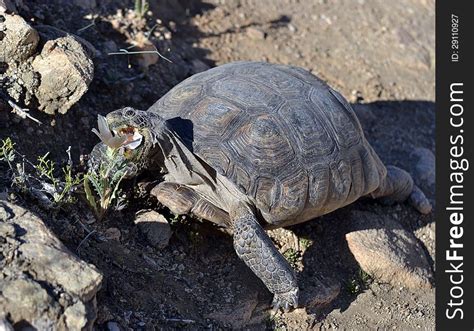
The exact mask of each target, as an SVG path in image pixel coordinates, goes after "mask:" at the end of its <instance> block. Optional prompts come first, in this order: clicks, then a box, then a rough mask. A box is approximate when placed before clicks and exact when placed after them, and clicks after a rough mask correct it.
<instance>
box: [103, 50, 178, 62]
mask: <svg viewBox="0 0 474 331" xmlns="http://www.w3.org/2000/svg"><path fill="white" fill-rule="evenodd" d="M135 54H157V55H158V56H159V57H161V58H162V59H164V60H166V61H168V62H169V63H173V61H171V60H170V59H168V58H166V57H165V56H163V55H162V54H161V53H160V52H158V50H156V48H155V50H154V51H136V52H135V51H132V52H130V51H128V50H126V49H125V48H121V49H119V51H118V52H112V53H108V54H107V55H135Z"/></svg>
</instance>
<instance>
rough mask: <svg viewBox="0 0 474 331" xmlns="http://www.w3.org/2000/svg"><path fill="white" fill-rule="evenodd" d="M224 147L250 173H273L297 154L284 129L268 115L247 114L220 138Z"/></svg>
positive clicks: (281, 169) (280, 169) (279, 170)
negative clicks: (229, 134) (250, 115)
mask: <svg viewBox="0 0 474 331" xmlns="http://www.w3.org/2000/svg"><path fill="white" fill-rule="evenodd" d="M223 146H224V148H225V151H226V152H227V153H229V158H230V159H232V160H233V161H234V162H237V163H239V164H242V166H243V167H244V168H245V169H247V171H248V172H249V173H252V174H254V173H270V174H272V175H276V174H278V173H280V172H282V171H283V170H284V169H285V167H286V166H287V165H288V164H289V163H290V162H291V161H292V160H293V159H295V158H296V155H295V152H294V150H293V148H292V146H291V145H290V143H289V141H288V139H287V133H286V132H285V131H284V130H283V128H281V127H280V125H279V123H278V121H277V120H276V119H275V118H273V116H270V115H260V116H257V117H252V118H249V120H248V121H246V122H245V124H243V125H241V126H240V127H238V128H236V130H235V131H234V132H233V133H232V135H231V136H230V137H229V138H228V139H226V140H225V141H223Z"/></svg>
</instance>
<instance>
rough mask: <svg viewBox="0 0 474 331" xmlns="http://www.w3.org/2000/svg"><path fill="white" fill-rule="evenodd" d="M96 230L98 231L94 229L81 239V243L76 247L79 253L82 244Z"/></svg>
mask: <svg viewBox="0 0 474 331" xmlns="http://www.w3.org/2000/svg"><path fill="white" fill-rule="evenodd" d="M95 232H96V231H95V230H92V231H91V232H89V233H88V234H87V236H85V238H84V239H82V240H81V242H80V243H79V246H77V248H76V251H77V252H78V253H79V250H80V249H81V246H82V244H83V243H85V242H86V240H87V239H89V237H90V236H92V235H93V234H94V233H95Z"/></svg>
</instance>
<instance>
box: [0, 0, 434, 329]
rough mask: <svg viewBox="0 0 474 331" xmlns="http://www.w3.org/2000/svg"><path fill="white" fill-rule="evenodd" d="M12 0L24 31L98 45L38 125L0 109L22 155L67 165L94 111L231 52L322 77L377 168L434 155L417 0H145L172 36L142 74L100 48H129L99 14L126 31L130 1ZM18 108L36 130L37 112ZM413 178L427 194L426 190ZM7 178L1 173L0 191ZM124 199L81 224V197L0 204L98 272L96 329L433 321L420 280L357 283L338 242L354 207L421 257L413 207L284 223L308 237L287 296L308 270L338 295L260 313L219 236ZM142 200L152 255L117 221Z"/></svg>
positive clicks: (260, 294) (373, 206)
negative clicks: (156, 223) (156, 235)
mask: <svg viewBox="0 0 474 331" xmlns="http://www.w3.org/2000/svg"><path fill="white" fill-rule="evenodd" d="M24 2H25V3H26V4H27V7H28V8H25V9H22V11H21V12H20V13H21V14H22V16H23V17H25V18H28V19H30V20H32V22H33V23H32V24H33V25H34V24H48V25H52V26H55V27H57V28H60V29H62V30H65V31H69V32H71V33H74V34H78V35H79V36H81V37H82V38H84V39H85V40H87V41H89V42H90V43H91V44H92V45H93V46H94V47H95V48H96V49H97V51H98V53H97V54H96V57H95V58H94V65H95V75H94V80H93V82H92V84H91V86H90V88H89V91H88V92H87V93H86V95H84V97H83V98H82V99H81V100H80V101H79V102H78V103H77V104H76V105H75V106H74V107H73V108H71V109H70V110H69V111H68V113H67V114H65V115H57V116H56V117H55V121H54V123H52V124H54V125H49V124H48V125H43V126H41V127H38V126H36V125H35V124H34V123H32V122H28V121H24V120H22V121H19V120H18V119H17V118H15V116H14V115H12V114H9V113H8V112H7V111H6V107H5V105H3V108H2V106H1V105H0V117H1V121H0V130H1V131H0V137H1V138H4V137H6V136H10V137H11V138H12V139H13V140H14V141H15V142H16V144H17V147H18V149H19V150H20V151H21V152H23V153H25V154H26V155H27V156H28V157H31V158H35V157H36V156H37V155H39V154H43V153H45V152H47V151H50V152H51V155H52V156H53V157H54V158H55V159H56V160H58V161H59V162H61V161H63V162H64V157H65V153H64V151H65V150H66V148H67V146H72V153H73V159H74V160H75V161H76V163H79V161H78V160H79V156H80V155H81V154H87V153H88V152H89V151H90V150H91V148H92V146H93V145H94V144H95V143H96V141H97V139H96V137H95V136H94V135H93V134H91V132H90V130H91V128H92V127H94V126H95V123H96V122H95V121H96V116H97V114H106V113H108V112H109V111H111V110H114V109H116V108H119V107H122V106H126V105H127V106H134V107H136V108H139V109H146V108H148V107H149V106H151V105H152V104H153V103H154V102H155V101H156V100H157V99H158V98H159V97H160V96H162V95H163V94H164V93H166V92H167V91H168V90H169V89H170V88H171V87H173V86H174V85H176V84H177V83H179V82H180V81H181V80H183V79H184V78H186V77H188V76H189V75H191V74H193V73H195V72H199V71H202V70H204V69H206V68H208V67H211V66H215V65H219V64H223V63H227V62H230V61H236V60H263V61H269V62H275V63H283V64H291V65H297V66H301V67H304V68H306V69H308V70H310V71H311V72H313V73H314V74H317V75H318V76H320V77H321V78H323V79H325V80H326V81H327V82H328V83H329V84H330V85H332V86H333V87H334V88H336V89H338V90H339V91H341V93H342V94H343V95H344V96H345V97H346V98H347V99H348V100H350V102H351V103H353V104H354V107H355V109H356V111H357V113H358V115H359V117H360V120H361V122H362V125H363V127H364V130H365V132H366V135H367V138H368V140H369V141H370V143H371V144H372V145H373V146H374V148H375V150H376V151H377V153H378V154H379V155H380V156H381V158H382V159H383V161H385V162H386V163H389V164H394V165H397V166H400V167H403V168H405V169H407V170H409V171H411V172H412V174H414V173H416V157H415V156H414V154H413V151H414V150H415V149H416V148H420V147H423V148H426V149H428V150H431V151H432V152H434V148H435V146H434V103H433V102H434V1H432V0H401V1H381V0H380V1H376V0H357V1H356V0H345V1H343V0H334V1H331V0H318V1H316V0H315V1H303V0H301V1H297V0H278V1H270V0H241V1H239V0H234V1H230V0H220V1H219V0H216V1H206V2H201V1H198V0H196V1H175V0H162V1H150V2H151V5H150V10H151V11H152V13H153V14H152V15H151V16H149V17H148V20H149V26H150V27H151V26H152V25H153V24H154V22H156V18H159V19H161V21H162V23H161V24H160V27H161V28H163V27H164V28H163V31H164V32H163V35H164V33H171V36H172V37H171V39H169V38H168V37H169V34H168V35H167V37H166V38H162V40H157V41H156V42H155V44H156V46H157V47H158V49H159V50H160V51H161V52H162V53H163V54H164V55H165V56H166V57H168V58H170V59H171V60H172V61H173V63H168V62H166V61H163V60H160V61H159V62H158V63H157V64H155V65H152V66H150V67H149V68H148V70H147V71H146V72H145V73H143V72H142V71H143V70H141V69H140V68H139V66H138V65H137V64H136V63H135V61H134V58H131V57H126V56H110V55H107V53H109V52H111V51H116V50H117V49H118V48H122V47H126V46H128V45H129V44H128V43H127V37H126V36H125V35H124V33H123V31H119V30H118V29H117V28H116V26H114V23H117V21H118V22H119V23H120V22H122V23H124V24H126V20H125V19H124V18H120V17H119V16H117V14H116V13H117V10H120V9H121V10H126V9H130V8H133V1H124V0H120V1H94V0H89V1H79V0H75V1H67V2H66V1H59V0H53V1H46V0H35V1H24ZM91 14H92V15H97V16H96V19H95V24H94V25H92V26H90V27H89V28H87V29H82V28H83V27H86V26H88V25H89V24H90V23H91V20H90V16H87V15H91ZM124 20H125V22H123V21H124ZM33 114H34V115H35V116H36V117H38V118H40V119H41V120H42V121H43V122H46V123H50V122H51V120H52V119H53V118H52V117H50V116H49V115H45V114H41V113H38V112H33ZM1 170H2V172H4V170H5V169H1ZM126 184H127V185H128V186H127V187H129V188H132V187H134V186H135V187H136V185H135V183H133V182H130V183H126ZM420 184H421V186H422V187H423V189H424V190H425V192H426V193H427V195H428V197H429V198H430V199H431V201H432V202H434V201H433V199H434V187H433V185H429V184H426V183H420ZM8 187H9V182H8V179H7V178H2V180H1V182H0V188H1V190H2V191H5V190H9V188H8ZM127 192H128V195H129V200H130V202H129V204H128V207H127V208H126V209H125V210H124V211H122V212H115V213H112V214H110V215H109V217H107V218H106V219H105V220H103V221H101V222H94V223H91V222H89V221H88V220H90V213H88V212H87V210H86V208H85V207H84V205H83V204H82V202H81V203H79V204H78V205H75V206H71V207H69V208H68V209H67V210H59V211H55V212H51V211H48V210H43V209H41V208H39V207H38V206H37V204H36V203H35V201H32V200H31V199H29V198H28V197H24V196H21V195H16V196H15V197H13V198H14V200H16V202H17V203H19V204H22V205H24V206H26V207H27V208H29V209H31V210H34V211H35V212H37V213H38V214H40V215H42V216H43V218H44V219H45V220H47V222H48V225H49V226H50V227H51V228H52V229H53V230H54V231H55V233H56V234H57V235H58V237H59V238H60V239H61V240H62V241H63V242H64V243H65V244H66V246H68V247H69V248H70V249H71V250H72V251H73V252H75V253H77V254H78V255H79V256H80V257H81V258H82V259H84V260H86V261H87V262H90V263H93V264H94V265H96V266H97V267H98V269H99V270H100V271H101V272H102V273H103V274H104V276H105V277H104V278H105V282H104V285H103V287H102V290H101V291H100V292H99V293H98V297H97V300H98V301H97V303H98V309H99V316H98V319H97V322H96V327H97V328H98V329H99V330H100V329H103V330H107V328H109V329H110V328H111V327H112V326H111V325H120V327H121V328H122V329H125V330H126V329H136V330H153V329H206V328H209V329H225V328H230V327H234V328H239V329H242V328H246V329H266V328H267V329H278V330H284V329H288V330H301V329H308V328H309V329H322V330H328V329H349V330H366V329H371V330H372V329H381V330H382V329H383V330H386V329H398V330H415V329H428V330H431V329H433V328H434V289H433V290H419V291H417V290H408V289H405V288H399V287H392V286H390V285H387V284H378V283H377V282H369V281H366V280H362V279H361V277H360V275H359V268H358V265H357V263H356V261H355V260H354V258H353V256H352V255H351V253H350V252H349V250H348V247H347V243H346V241H345V239H344V235H345V233H346V232H347V231H348V229H349V228H350V222H351V217H352V216H351V215H352V213H351V212H352V211H355V210H362V211H370V212H372V213H376V214H380V215H389V216H391V217H392V218H394V219H396V220H398V221H399V222H400V223H401V224H402V225H403V227H404V228H406V229H407V230H409V231H413V232H416V233H417V235H418V237H419V238H420V240H421V241H423V243H424V244H425V246H426V249H427V251H428V252H430V253H431V254H430V255H431V256H432V253H433V245H434V237H433V227H434V224H433V222H434V220H433V216H432V215H428V216H420V215H419V214H417V213H416V212H415V211H414V210H413V209H412V208H410V207H409V206H408V205H406V204H403V205H396V206H392V207H386V206H382V205H380V204H378V203H376V202H373V201H360V202H357V203H355V204H353V205H351V206H349V207H346V208H343V209H342V210H339V211H337V212H334V213H332V214H330V215H326V216H324V217H321V218H320V219H317V220H314V221H312V222H308V223H305V224H301V225H298V226H294V227H292V228H291V229H290V230H291V231H293V232H294V233H295V234H296V235H297V236H298V237H301V238H307V239H309V241H308V242H310V243H311V245H310V246H309V248H308V249H307V250H306V251H305V252H304V254H303V256H301V257H300V260H299V261H297V265H298V267H299V269H300V270H301V272H300V274H299V281H300V284H301V286H302V288H303V290H304V289H305V288H310V287H311V284H312V279H314V277H318V278H320V279H324V280H325V281H326V282H327V283H328V287H330V286H335V287H336V288H339V294H338V296H337V298H336V299H335V300H334V301H333V302H332V303H330V304H329V305H327V306H326V307H324V308H318V309H316V310H315V311H310V312H307V311H305V310H303V309H298V310H295V311H293V312H290V313H278V314H276V315H271V312H270V311H269V305H270V302H271V295H270V293H269V292H268V291H267V290H266V288H265V287H264V285H263V284H262V283H261V282H260V281H259V280H258V279H257V278H256V277H255V276H254V275H253V274H252V273H251V271H250V270H249V269H247V268H246V266H245V265H244V264H243V263H242V262H240V260H239V259H238V258H237V256H236V254H235V253H234V251H233V248H232V240H231V238H230V237H229V236H227V235H226V234H224V233H222V232H220V231H219V230H218V229H216V228H215V227H214V226H212V225H210V224H208V223H202V222H199V221H197V220H194V219H191V218H188V217H174V216H172V215H170V214H169V212H167V211H166V210H164V209H163V208H162V207H160V206H159V205H158V204H157V202H156V201H155V200H153V199H151V198H147V197H146V196H143V195H141V194H140V193H139V192H138V190H132V189H128V190H127ZM147 208H154V209H158V210H161V211H162V212H163V213H164V214H165V215H166V216H168V217H169V219H170V220H171V221H172V222H171V226H172V231H173V235H172V237H171V240H170V242H169V245H168V246H167V247H166V248H164V249H161V250H159V249H155V248H152V247H151V246H150V245H148V244H147V242H146V239H145V238H144V236H143V234H142V233H141V232H140V231H139V230H138V229H137V227H136V226H135V225H134V223H133V220H134V218H135V216H134V215H135V212H137V211H139V210H141V209H147ZM89 223H90V224H89ZM81 224H82V225H81ZM110 228H117V229H119V231H120V238H117V236H106V234H107V233H110V231H109V232H107V230H108V229H110ZM91 231H95V232H94V233H93V234H92V235H90V236H88V237H87V240H85V241H83V239H84V238H85V237H86V236H87V235H88V233H90V232H91ZM80 244H81V245H80ZM79 245H80V247H78V246H79ZM303 266H304V267H303ZM354 284H355V285H357V286H355V287H354ZM108 322H116V323H117V324H110V323H109V324H108Z"/></svg>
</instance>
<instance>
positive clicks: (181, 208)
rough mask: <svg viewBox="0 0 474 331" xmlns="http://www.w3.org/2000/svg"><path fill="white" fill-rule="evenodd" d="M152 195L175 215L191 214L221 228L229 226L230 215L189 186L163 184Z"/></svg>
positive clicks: (155, 188) (153, 190) (156, 187)
mask: <svg viewBox="0 0 474 331" xmlns="http://www.w3.org/2000/svg"><path fill="white" fill-rule="evenodd" d="M150 193H151V195H153V196H155V197H156V198H157V199H158V201H159V202H161V203H162V204H163V205H165V206H166V207H168V209H169V210H171V211H172V212H173V213H175V214H178V215H184V214H188V213H191V214H193V215H195V216H197V217H200V218H202V219H205V220H208V221H211V222H214V223H216V224H218V225H221V226H225V227H227V226H228V225H229V214H227V213H226V212H225V211H223V210H222V209H220V208H219V207H217V206H215V205H213V204H212V203H211V202H209V201H208V200H206V199H204V198H203V197H201V196H200V195H199V194H198V193H197V192H196V191H194V190H193V189H191V188H189V187H187V186H184V185H181V184H177V183H170V182H161V183H159V184H158V185H157V186H155V187H154V188H153V189H152V190H151V192H150Z"/></svg>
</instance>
